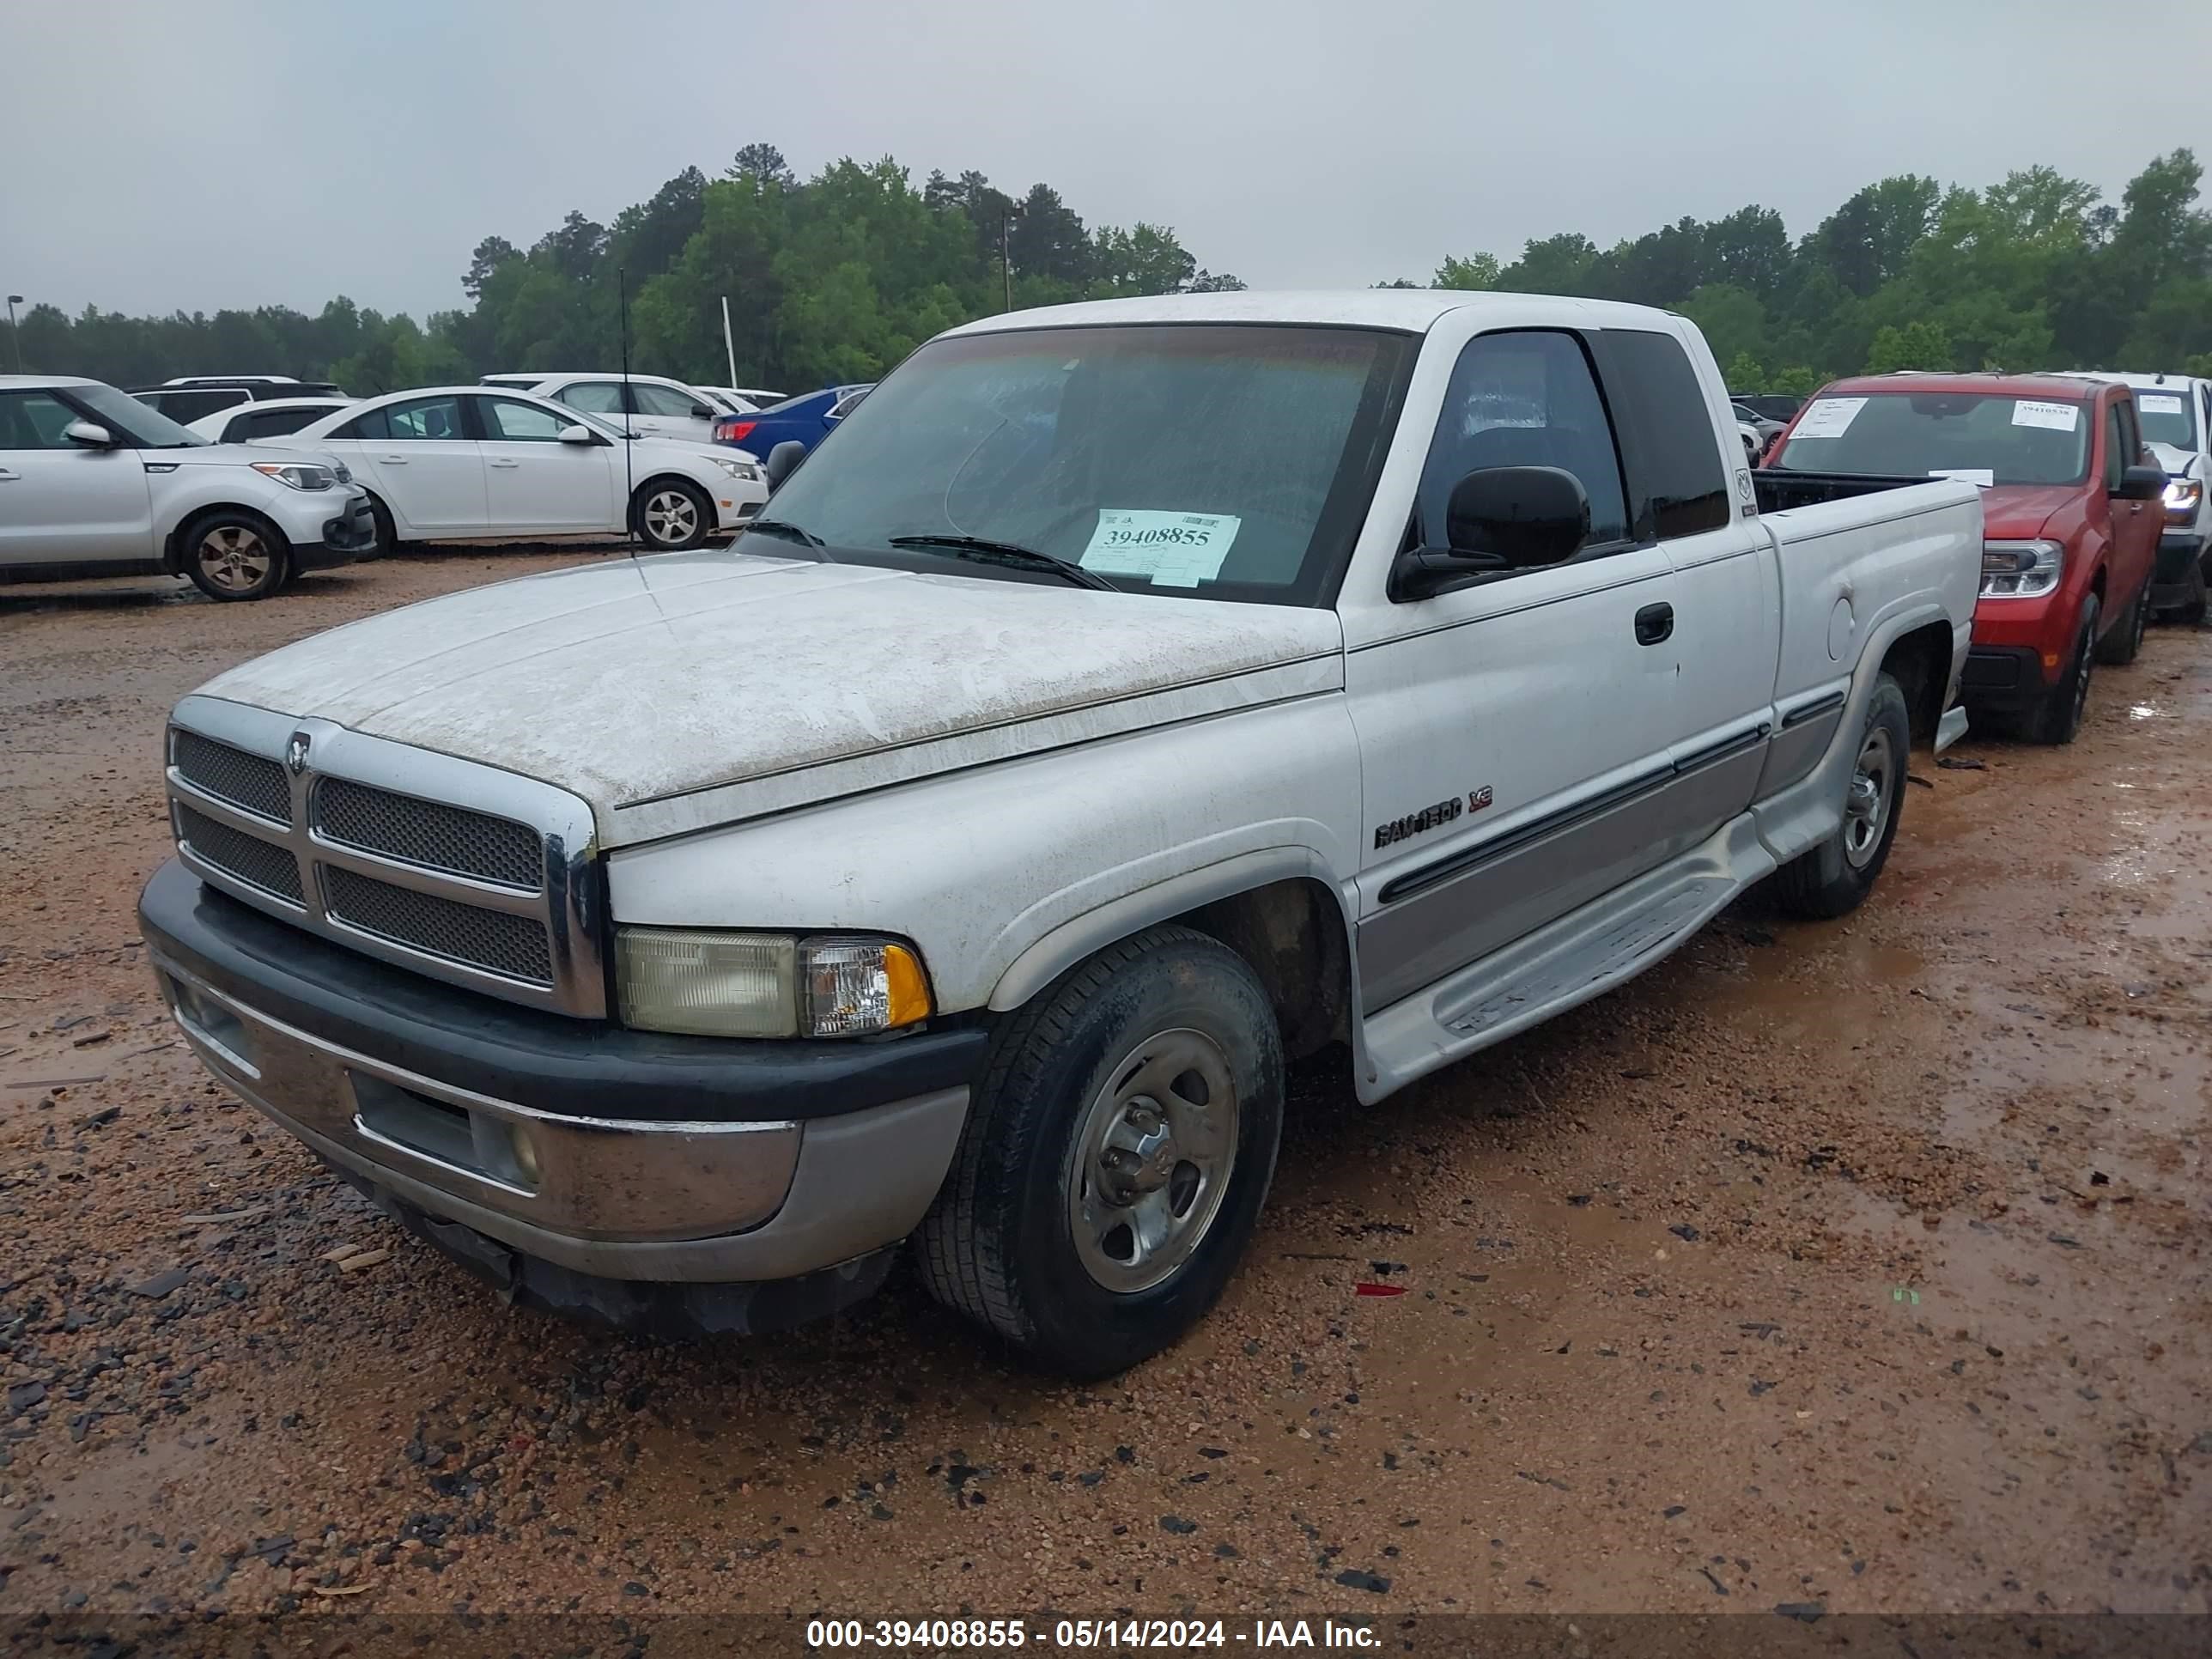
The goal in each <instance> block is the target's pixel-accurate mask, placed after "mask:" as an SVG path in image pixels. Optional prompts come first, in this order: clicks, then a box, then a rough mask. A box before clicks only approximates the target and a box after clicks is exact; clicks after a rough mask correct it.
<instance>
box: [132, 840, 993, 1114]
mask: <svg viewBox="0 0 2212 1659" xmlns="http://www.w3.org/2000/svg"><path fill="white" fill-rule="evenodd" d="M138 926H139V929H140V931H141V932H142V933H144V934H145V936H146V941H147V943H148V944H149V945H150V946H151V947H152V948H153V949H154V950H155V951H156V952H157V953H159V954H160V955H162V956H166V957H170V958H171V959H172V960H173V961H174V962H175V963H177V964H178V965H179V967H183V968H186V969H191V971H192V972H193V973H195V974H197V975H199V976H200V977H202V978H203V979H204V980H206V981H208V983H209V984H210V985H212V986H213V987H215V988H216V989H217V990H218V991H222V992H224V993H227V994H229V995H231V996H233V997H235V998H236V999H238V1000H239V1001H240V1002H242V1003H244V1004H245V1005H246V1006H248V1007H250V1008H253V1009H257V1010H258V1011H260V1012H263V1013H265V1014H268V1015H270V1016H272V1017H273V1018H276V1019H280V1020H282V1021H283V1022H284V1023H285V1024H289V1025H295V1026H297V1027H298V1028H299V1029H300V1030H303V1031H306V1032H307V1033H308V1034H309V1035H311V1036H319V1037H321V1038H324V1039H325V1040H326V1041H328V1042H334V1043H337V1045H339V1046H340V1047H342V1048H351V1049H354V1050H356V1051H357V1052H359V1053H362V1054H373V1055H374V1056H375V1057H376V1058H377V1059H379V1060H384V1061H385V1062H386V1063H387V1064H389V1065H392V1066H402V1067H404V1068H405V1069H406V1070H408V1071H411V1072H416V1073H421V1074H422V1075H423V1076H425V1077H428V1078H435V1079H437V1080H438V1081H440V1082H441V1083H447V1084H452V1085H458V1086H459V1087H461V1088H464V1089H471V1090H474V1091H476V1092H477V1093H479V1094H485V1095H490V1096H492V1097H495V1098H496V1099H501V1100H509V1101H513V1102H514V1103H516V1104H518V1105H521V1106H528V1107H531V1108H532V1109H536V1110H538V1111H542V1112H552V1113H556V1114H562V1115H569V1116H577V1117H598V1118H617V1119H620V1118H629V1119H635V1120H638V1121H645V1122H662V1123H666V1122H682V1121H695V1122H708V1123H763V1122H781V1121H787V1120H804V1119H809V1118H822V1117H837V1116H842V1115H844V1114H846V1113H848V1112H858V1111H865V1110H866V1109H869V1108H871V1107H874V1106H884V1105H889V1104H890V1103H892V1102H894V1101H899V1100H906V1099H909V1098H911V1097H914V1096H916V1095H926V1094H932V1093H934V1092H937V1091H940V1090H945V1089H957V1088H963V1087H966V1086H968V1085H971V1084H972V1083H973V1082H974V1081H975V1079H977V1078H978V1077H979V1076H981V1072H982V1063H983V1050H984V1047H985V1045H986V1043H987V1042H988V1033H987V1031H985V1030H984V1029H983V1028H982V1027H981V1025H980V1024H977V1025H962V1026H951V1027H948V1028H945V1029H943V1030H933V1031H922V1032H919V1033H917V1034H915V1036H906V1037H898V1038H893V1039H890V1040H888V1041H881V1042H866V1041H860V1042H744V1041H739V1040H738V1039H735V1038H732V1039H722V1038H716V1037H694V1036H666V1035H664V1034H662V1033H659V1032H657V1031H635V1030H629V1029H628V1028H626V1027H623V1026H620V1025H617V1024H613V1023H611V1022H609V1021H599V1020H584V1019H574V1018H569V1017H568V1016H566V1015H562V1014H551V1013H543V1012H538V1011H537V1010H535V1009H530V1008H521V1007H516V1006H513V1005H511V1004H507V1003H503V1002H500V1001H498V1000H495V999H494V998H491V997H486V996H479V995H477V994H475V993H473V992H470V991H463V990H459V989H456V988H454V987H451V986H447V985H441V984H439V983H438V982H436V981H433V980H428V979H424V978H422V977H421V976H420V975H415V974H410V973H409V972H407V971H406V970H405V969H400V968H393V967H390V966H387V965H386V964H385V963H380V962H377V961H374V960H373V959H372V958H370V957H364V956H360V955H357V954H356V953H355V952H353V951H348V950H346V949H344V948H343V946H340V945H332V944H331V943H329V942H327V941H325V940H323V939H316V938H314V937H313V936H312V935H310V934H307V933H302V932H301V931H300V930H299V929H298V928H296V927H289V926H287V925H286V924H285V923H283V922H281V921H276V920H275V919H274V918H272V917H269V916H264V915H261V914H260V913H259V912H258V911H256V910H252V909H249V908H246V906H245V905H242V904H240V903H238V902H236V901H235V900H234V899H232V898H230V897H228V896H227V895H225V894H222V893H218V892H216V890H214V889H213V888H211V887H209V886H207V885H205V884H204V883H203V882H201V880H200V879H199V878H198V877H197V876H195V875H193V874H192V873H191V872H190V871H189V870H186V869H185V867H184V866H182V865H181V864H179V863H178V862H177V861H176V860H173V859H172V860H169V861H168V862H167V863H166V864H164V865H163V866H161V868H160V869H159V870H156V871H155V872H154V875H153V878H152V879H151V880H149V882H148V883H147V884H146V887H145V890H144V891H143V893H141V894H140V895H139V898H138Z"/></svg>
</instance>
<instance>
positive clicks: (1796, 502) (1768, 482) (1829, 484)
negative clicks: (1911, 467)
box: [1751, 467, 1934, 513]
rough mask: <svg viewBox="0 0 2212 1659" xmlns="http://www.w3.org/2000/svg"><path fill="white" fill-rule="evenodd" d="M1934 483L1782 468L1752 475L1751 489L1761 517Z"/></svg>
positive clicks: (1900, 477) (1769, 468)
mask: <svg viewBox="0 0 2212 1659" xmlns="http://www.w3.org/2000/svg"><path fill="white" fill-rule="evenodd" d="M1932 482H1934V480H1931V479H1929V478H1924V477H1923V478H1914V477H1903V476H1893V475H1887V474H1880V473H1871V472H1798V471H1785V470H1784V469H1782V468H1779V467H1761V468H1759V470H1758V471H1754V472H1753V474H1752V475H1751V485H1752V489H1753V494H1754V496H1755V498H1756V500H1757V501H1758V503H1759V511H1760V512H1761V513H1780V512H1783V511H1784V510H1786V509H1788V508H1790V507H1814V506H1817V505H1818V504H1819V503H1820V502H1822V501H1849V500H1850V499H1851V498H1852V497H1853V496H1855V495H1874V494H1875V493H1876V492H1877V491H1880V490H1884V489H1910V488H1911V486H1913V485H1914V484H1924V483H1932Z"/></svg>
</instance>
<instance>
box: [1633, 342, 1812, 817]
mask: <svg viewBox="0 0 2212 1659" xmlns="http://www.w3.org/2000/svg"><path fill="white" fill-rule="evenodd" d="M1592 344H1593V345H1595V348H1596V350H1597V356H1598V367H1599V369H1600V371H1601V373H1602V374H1603V375H1604V377H1605V389H1606V393H1607V396H1608V397H1609V398H1611V399H1612V400H1613V416H1614V419H1615V420H1616V421H1618V422H1620V427H1621V453H1622V459H1623V460H1624V461H1625V462H1626V470H1627V474H1628V484H1629V497H1630V500H1631V501H1633V502H1635V503H1636V504H1637V505H1638V508H1639V510H1640V511H1642V512H1644V513H1646V514H1648V518H1647V519H1646V520H1645V522H1644V524H1643V525H1642V526H1639V529H1640V533H1642V534H1644V535H1646V536H1649V537H1651V538H1655V539H1656V540H1657V541H1658V543H1659V544H1660V545H1661V546H1662V547H1663V548H1665V549H1666V550H1667V557H1668V562H1669V563H1670V564H1671V565H1672V566H1673V567H1674V650H1675V661H1676V665H1677V666H1676V672H1677V674H1678V676H1679V678H1678V679H1677V681H1676V684H1675V709H1674V718H1675V721H1676V726H1675V730H1674V734H1673V737H1674V742H1673V749H1672V753H1673V756H1674V766H1675V769H1676V771H1677V773H1678V774H1679V775H1680V779H1681V787H1680V788H1678V789H1677V791H1676V792H1675V802H1674V805H1675V808H1676V810H1677V811H1680V812H1682V813H1685V814H1686V815H1687V821H1688V824H1689V826H1690V827H1691V828H1692V829H1694V830H1695V832H1696V834H1697V836H1698V838H1699V839H1702V838H1703V837H1704V836H1705V835H1707V834H1710V833H1711V831H1713V830H1715V829H1719V828H1720V826H1721V825H1722V824H1723V823H1727V822H1728V821H1729V819H1730V818H1732V817H1735V816H1736V814H1738V813H1739V812H1741V811H1743V810H1744V809H1745V808H1746V807H1747V806H1748V805H1750V804H1751V799H1752V793H1753V789H1754V788H1755V787H1756V786H1757V784H1758V782H1759V769H1760V767H1761V765H1762V763H1763V760H1764V750H1765V744H1766V739H1767V737H1768V735H1769V732H1771V722H1772V716H1773V702H1774V674H1775V667H1776V663H1777V655H1778V648H1779V646H1780V641H1781V631H1782V623H1781V594H1780V587H1779V582H1778V572H1777V570H1776V568H1775V563H1774V556H1773V550H1772V544H1771V542H1770V541H1769V540H1768V538H1766V536H1765V534H1764V533H1763V532H1761V531H1760V529H1759V522H1758V520H1757V518H1756V517H1755V516H1753V507H1752V498H1751V479H1750V474H1749V473H1748V471H1740V466H1741V464H1740V463H1739V461H1738V459H1737V457H1736V455H1735V451H1734V449H1733V448H1729V447H1723V442H1724V440H1723V437H1722V436H1721V435H1720V434H1719V433H1718V432H1717V429H1716V426H1715V421H1714V416H1713V415H1712V414H1711V398H1709V396H1708V390H1709V389H1708V388H1707V387H1705V386H1702V385H1701V384H1700V383H1699V374H1698V370H1697V368H1696V367H1695V365H1694V364H1693V363H1692V360H1691V356H1690V354H1689V353H1688V351H1686V349H1684V348H1683V345H1682V342H1681V341H1680V339H1678V338H1676V337H1674V335H1672V334H1664V333H1660V332H1658V331H1656V330H1644V329H1619V328H1608V329H1606V330H1604V331H1601V332H1600V333H1598V334H1597V335H1595V336H1594V337H1593V338H1592ZM1720 389H1721V388H1720V383H1719V381H1718V380H1717V379H1716V380H1714V382H1713V384H1712V386H1711V388H1710V391H1711V392H1715V393H1717V392H1719V391H1720ZM1724 457H1725V459H1723V458H1724Z"/></svg>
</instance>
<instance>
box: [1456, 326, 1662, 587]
mask: <svg viewBox="0 0 2212 1659" xmlns="http://www.w3.org/2000/svg"><path fill="white" fill-rule="evenodd" d="M1492 466H1556V467H1559V468H1561V469H1563V470H1564V471H1568V472H1571V473H1572V474H1574V476H1575V477H1576V478H1577V480H1579V481H1580V482H1581V484H1582V487H1583V494H1584V495H1588V496H1589V504H1590V534H1589V542H1588V544H1586V547H1587V548H1589V549H1596V548H1601V547H1603V546H1605V545H1606V544H1608V543H1613V544H1619V543H1622V542H1625V541H1626V538H1627V535H1628V517H1627V513H1626V506H1625V501H1626V497H1625V495H1624V493H1623V490H1622V489H1621V482H1620V450H1619V448H1618V447H1616V445H1615V444H1614V442H1613V423H1612V422H1611V421H1610V420H1609V419H1607V415H1606V409H1605V400H1604V398H1601V397H1600V396H1599V395H1598V389H1597V377H1596V375H1595V374H1593V373H1592V372H1591V369H1590V365H1589V358H1588V357H1587V356H1585V355H1584V354H1583V346H1582V343H1581V342H1580V341H1579V340H1577V338H1576V337H1574V336H1573V335H1571V334H1563V333H1559V332H1556V331H1550V330H1528V331H1517V332H1510V333H1503V334H1485V335H1481V336H1479V337H1477V338H1475V339H1473V340H1470V341H1469V342H1468V345H1467V349H1465V350H1464V351H1462V352H1461V353H1460V358H1459V362H1457V363H1456V364H1455V366H1454V367H1453V368H1452V377H1451V384H1450V386H1449V387H1448V388H1447V389H1446V391H1445V392H1444V407H1443V414H1442V415H1441V416H1438V418H1437V431H1436V435H1435V437H1434V438H1432V439H1431V440H1430V442H1429V459H1428V462H1427V464H1426V465H1425V466H1424V467H1423V468H1422V470H1421V486H1420V492H1419V495H1418V497H1417V498H1416V501H1417V507H1416V510H1417V512H1418V513H1419V518H1420V525H1419V535H1420V537H1421V539H1422V541H1423V542H1424V543H1425V544H1426V545H1428V546H1431V547H1441V546H1443V544H1444V539H1445V530H1444V515H1445V510H1446V508H1447V507H1448V506H1449V503H1450V501H1451V493H1452V489H1453V487H1454V486H1455V485H1456V484H1457V483H1459V481H1460V480H1461V479H1462V478H1463V477H1466V476H1467V475H1468V473H1470V472H1474V471H1479V470H1480V469H1481V468H1484V467H1492Z"/></svg>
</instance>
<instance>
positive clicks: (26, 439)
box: [0, 392, 80, 449]
mask: <svg viewBox="0 0 2212 1659" xmlns="http://www.w3.org/2000/svg"><path fill="white" fill-rule="evenodd" d="M79 418H80V416H78V414H77V412H76V410H73V409H71V408H70V406H69V405H68V404H65V403H64V402H63V401H62V400H61V399H60V398H57V397H55V396H54V394H53V393H52V392H0V449H74V448H76V445H75V444H73V443H71V442H70V441H69V440H68V439H67V438H65V437H64V436H63V435H62V433H63V431H64V429H65V428H67V427H68V426H69V424H70V422H72V421H75V420H77V419H79Z"/></svg>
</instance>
